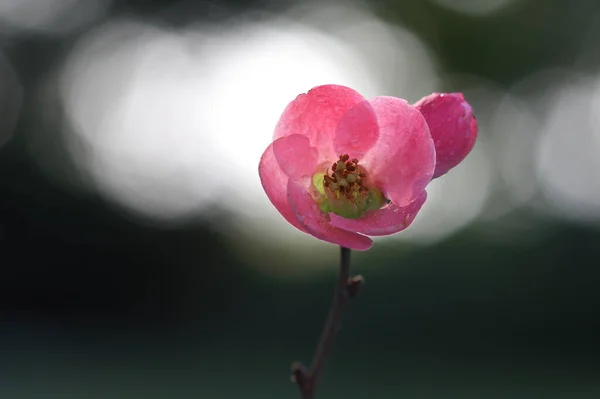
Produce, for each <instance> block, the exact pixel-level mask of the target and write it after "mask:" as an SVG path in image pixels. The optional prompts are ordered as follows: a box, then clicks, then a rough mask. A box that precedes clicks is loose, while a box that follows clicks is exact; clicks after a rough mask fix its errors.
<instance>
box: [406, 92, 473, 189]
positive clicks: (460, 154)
mask: <svg viewBox="0 0 600 399" xmlns="http://www.w3.org/2000/svg"><path fill="white" fill-rule="evenodd" d="M415 106H416V107H417V108H418V109H419V111H421V113H422V114H423V116H424V117H425V120H426V121H427V124H428V125H429V131H430V132H431V136H432V137H433V141H434V143H435V150H436V153H437V159H436V167H435V172H434V174H433V177H434V178H435V177H439V176H441V175H443V174H445V173H446V172H448V171H449V170H450V169H452V168H453V167H455V166H456V165H458V164H459V163H460V162H461V161H462V160H463V159H465V157H466V156H467V155H468V154H469V152H470V151H471V149H472V148H473V146H474V145H475V140H476V139H477V120H476V119H475V117H474V116H473V109H472V108H471V106H470V105H469V103H468V102H466V101H465V99H464V97H463V95H462V93H433V94H430V95H429V96H427V97H423V98H422V99H421V100H419V102H417V103H416V104H415Z"/></svg>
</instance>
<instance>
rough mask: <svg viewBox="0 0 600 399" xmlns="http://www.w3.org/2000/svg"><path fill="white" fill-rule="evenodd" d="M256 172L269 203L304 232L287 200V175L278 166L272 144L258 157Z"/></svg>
mask: <svg viewBox="0 0 600 399" xmlns="http://www.w3.org/2000/svg"><path fill="white" fill-rule="evenodd" d="M258 174H259V175H260V182H261V183H262V186H263V188H264V190H265V192H266V193H267V197H269V200H271V203H273V205H274V206H275V208H276V209H277V210H278V211H279V213H281V215H282V216H283V217H284V218H285V220H287V221H288V222H289V223H291V224H292V225H293V226H295V227H296V228H298V229H300V230H301V231H303V232H305V233H306V232H307V231H306V229H305V228H304V226H303V225H302V224H301V223H300V222H298V220H297V219H296V214H295V213H294V211H292V208H291V207H290V204H289V202H288V195H287V186H288V177H287V175H286V174H285V173H284V172H283V170H282V169H281V168H280V167H279V163H278V162H277V158H276V157H275V152H274V151H273V144H271V145H269V147H267V149H266V151H265V152H264V154H263V155H262V157H261V158H260V163H259V165H258Z"/></svg>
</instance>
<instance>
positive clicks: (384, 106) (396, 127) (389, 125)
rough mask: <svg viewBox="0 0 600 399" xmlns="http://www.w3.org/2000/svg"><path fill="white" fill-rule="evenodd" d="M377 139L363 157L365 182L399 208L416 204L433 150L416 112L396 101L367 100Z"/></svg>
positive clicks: (430, 168)
mask: <svg viewBox="0 0 600 399" xmlns="http://www.w3.org/2000/svg"><path fill="white" fill-rule="evenodd" d="M369 102H370V104H371V106H372V108H373V111H374V112H375V115H376V116H377V121H378V123H379V139H378V140H377V143H376V144H375V145H374V146H373V148H371V150H370V151H369V152H368V153H367V155H366V156H365V159H364V162H362V161H361V163H362V164H365V166H366V167H367V178H369V179H371V181H373V182H374V184H375V185H376V187H378V188H379V189H380V190H382V192H383V194H384V195H385V197H386V198H388V199H390V200H391V201H392V202H393V203H394V204H396V205H397V206H399V207H404V206H407V205H409V204H410V203H412V202H413V201H415V200H416V199H417V198H418V197H419V196H420V195H421V193H422V192H423V190H425V187H426V186H427V184H428V183H429V182H430V181H431V178H432V176H433V170H434V168H435V147H434V145H433V140H432V139H431V135H430V134H429V128H428V127H427V123H426V122H425V118H424V117H423V115H421V113H420V112H419V110H418V109H417V108H415V107H413V106H412V105H410V104H408V103H407V102H406V101H405V100H402V99H400V98H396V97H375V98H373V99H371V100H369Z"/></svg>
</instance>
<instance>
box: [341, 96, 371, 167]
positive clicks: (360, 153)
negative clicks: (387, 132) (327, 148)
mask: <svg viewBox="0 0 600 399" xmlns="http://www.w3.org/2000/svg"><path fill="white" fill-rule="evenodd" d="M378 137H379V125H378V124H377V117H376V116H375V112H373V108H371V104H369V102H368V101H363V102H361V103H359V104H356V105H355V106H354V107H353V108H352V109H350V110H348V112H346V113H345V114H344V115H343V116H342V119H341V120H340V123H339V124H338V128H337V133H336V135H335V138H334V140H333V147H334V150H335V153H336V154H337V155H343V154H348V155H349V156H350V158H359V159H362V158H363V157H364V155H365V153H366V152H367V151H368V150H369V149H371V147H373V145H375V143H376V142H377V138H378Z"/></svg>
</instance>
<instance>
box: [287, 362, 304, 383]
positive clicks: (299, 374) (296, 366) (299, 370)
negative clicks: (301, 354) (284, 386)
mask: <svg viewBox="0 0 600 399" xmlns="http://www.w3.org/2000/svg"><path fill="white" fill-rule="evenodd" d="M291 379H292V382H295V383H296V384H298V385H299V386H301V387H302V386H304V385H305V384H306V383H307V381H308V370H307V368H306V366H305V365H303V364H302V362H294V363H292V377H291Z"/></svg>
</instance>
